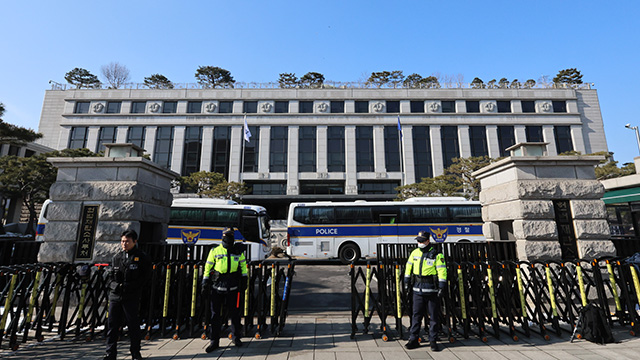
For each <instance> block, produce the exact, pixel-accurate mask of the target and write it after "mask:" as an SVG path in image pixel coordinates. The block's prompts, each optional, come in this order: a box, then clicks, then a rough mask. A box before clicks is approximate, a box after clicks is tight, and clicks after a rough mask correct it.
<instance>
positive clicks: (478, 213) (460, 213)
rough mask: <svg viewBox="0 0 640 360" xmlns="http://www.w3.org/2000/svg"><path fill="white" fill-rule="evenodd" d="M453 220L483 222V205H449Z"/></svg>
mask: <svg viewBox="0 0 640 360" xmlns="http://www.w3.org/2000/svg"><path fill="white" fill-rule="evenodd" d="M449 216H451V221H452V222H482V207H481V206H479V205H478V206H468V205H466V206H465V205H449Z"/></svg>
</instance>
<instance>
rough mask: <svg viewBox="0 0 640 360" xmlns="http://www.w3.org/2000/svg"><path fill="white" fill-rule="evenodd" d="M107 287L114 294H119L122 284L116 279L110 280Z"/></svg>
mask: <svg viewBox="0 0 640 360" xmlns="http://www.w3.org/2000/svg"><path fill="white" fill-rule="evenodd" d="M109 289H111V292H112V293H114V294H116V295H120V294H122V284H121V283H119V282H116V281H112V282H111V283H110V284H109Z"/></svg>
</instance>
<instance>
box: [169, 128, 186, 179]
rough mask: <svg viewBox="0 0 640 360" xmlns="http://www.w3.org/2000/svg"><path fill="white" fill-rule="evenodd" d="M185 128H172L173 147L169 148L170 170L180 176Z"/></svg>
mask: <svg viewBox="0 0 640 360" xmlns="http://www.w3.org/2000/svg"><path fill="white" fill-rule="evenodd" d="M184 131H185V126H174V127H173V146H172V148H171V170H172V171H175V172H177V173H178V174H181V175H182V159H183V158H184V156H183V153H184Z"/></svg>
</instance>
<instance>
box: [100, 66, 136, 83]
mask: <svg viewBox="0 0 640 360" xmlns="http://www.w3.org/2000/svg"><path fill="white" fill-rule="evenodd" d="M101 70H102V76H104V79H105V80H106V82H107V83H108V84H109V88H111V89H118V88H120V87H121V86H124V84H126V83H127V81H129V69H127V67H126V66H124V65H121V64H120V63H118V62H110V63H109V64H108V65H102V68H101Z"/></svg>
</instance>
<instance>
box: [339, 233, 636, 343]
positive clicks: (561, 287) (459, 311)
mask: <svg viewBox="0 0 640 360" xmlns="http://www.w3.org/2000/svg"><path fill="white" fill-rule="evenodd" d="M411 250H412V249H411V248H410V247H402V246H398V245H381V246H379V248H378V254H379V258H378V261H372V262H370V263H367V265H366V266H356V265H354V264H352V265H351V267H350V277H351V328H352V332H351V336H352V337H354V336H355V334H356V333H357V332H358V331H359V330H361V331H362V332H364V333H368V332H369V331H370V326H371V322H372V319H374V317H377V319H379V321H380V331H381V332H382V339H383V340H385V341H386V340H388V339H389V338H390V337H391V336H395V337H399V338H403V337H405V336H404V334H403V332H404V331H406V329H408V328H409V327H410V324H409V323H408V322H410V321H411V314H412V296H413V295H412V291H411V287H409V291H408V292H405V290H404V286H403V280H404V270H405V263H406V259H407V257H408V255H409V253H410V252H411ZM447 256H448V257H449V259H448V260H447V287H446V289H445V292H444V296H443V298H442V299H441V301H440V309H439V310H440V314H441V316H440V329H439V330H440V331H441V332H442V333H444V335H445V336H446V337H447V338H448V339H449V340H450V341H454V340H455V339H457V338H460V337H462V338H465V339H467V338H469V337H470V336H475V337H477V338H479V339H481V340H482V341H487V337H488V336H493V337H495V338H500V337H502V336H508V337H510V338H512V339H513V340H514V341H517V340H518V339H519V338H520V337H521V336H525V337H530V336H531V335H532V334H535V335H538V336H542V337H543V338H544V339H546V340H549V339H550V337H551V336H552V335H553V336H559V337H561V336H563V335H569V336H573V335H576V334H575V332H574V330H576V328H578V334H577V335H578V336H580V332H579V331H580V329H579V324H578V322H579V314H580V310H581V309H582V308H583V307H584V306H586V305H587V304H588V303H592V302H595V303H596V304H597V305H598V306H600V307H601V308H602V309H604V311H605V313H606V314H607V319H608V321H609V324H610V325H611V326H614V325H616V326H622V327H625V328H628V329H629V331H630V333H631V334H632V335H635V334H638V333H639V330H640V325H639V321H640V316H639V311H640V304H639V301H638V299H639V298H640V281H639V280H638V279H639V272H640V269H639V268H638V265H634V264H629V263H626V262H625V259H596V260H592V261H586V260H576V261H567V262H558V261H551V262H526V261H515V260H495V259H494V260H485V261H455V260H452V259H451V257H452V256H451V254H449V255H445V257H447ZM407 317H408V319H409V320H408V322H407ZM403 320H404V323H403ZM426 324H428V322H426V321H425V325H426ZM359 326H360V327H359ZM425 328H426V327H425Z"/></svg>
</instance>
